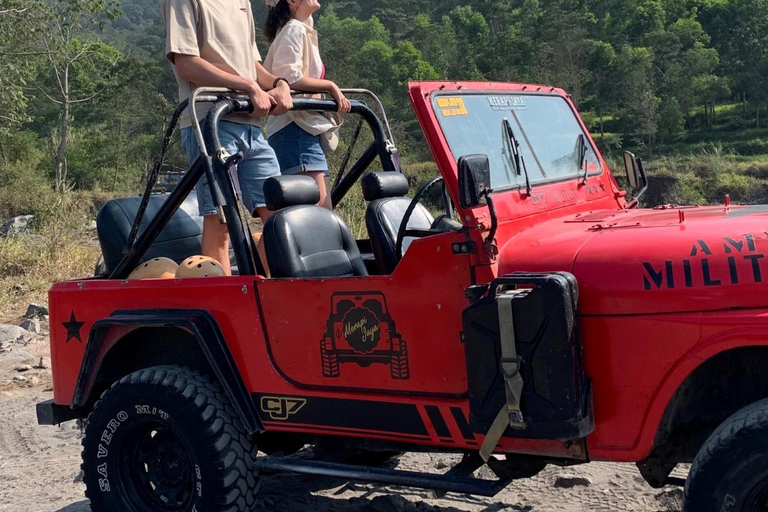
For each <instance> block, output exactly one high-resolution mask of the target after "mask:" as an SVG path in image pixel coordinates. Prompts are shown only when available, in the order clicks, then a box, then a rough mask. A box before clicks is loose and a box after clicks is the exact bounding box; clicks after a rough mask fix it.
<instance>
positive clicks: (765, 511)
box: [744, 479, 768, 512]
mask: <svg viewBox="0 0 768 512" xmlns="http://www.w3.org/2000/svg"><path fill="white" fill-rule="evenodd" d="M744 503H745V507H744V511H745V512H768V479H763V480H762V481H760V482H758V484H757V485H756V486H755V487H754V489H752V490H751V491H750V492H749V495H748V496H747V499H746V500H745V502H744Z"/></svg>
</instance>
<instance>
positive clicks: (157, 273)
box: [128, 258, 179, 279]
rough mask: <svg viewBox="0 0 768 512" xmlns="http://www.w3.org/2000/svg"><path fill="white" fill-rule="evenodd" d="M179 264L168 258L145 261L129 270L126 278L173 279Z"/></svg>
mask: <svg viewBox="0 0 768 512" xmlns="http://www.w3.org/2000/svg"><path fill="white" fill-rule="evenodd" d="M178 268H179V265H178V264H177V263H176V262H175V261H173V260H172V259H170V258H155V259H152V260H148V261H145V262H144V263H142V264H141V265H139V266H138V267H136V268H135V269H133V272H131V275H129V276H128V279H173V278H174V277H176V269H178Z"/></svg>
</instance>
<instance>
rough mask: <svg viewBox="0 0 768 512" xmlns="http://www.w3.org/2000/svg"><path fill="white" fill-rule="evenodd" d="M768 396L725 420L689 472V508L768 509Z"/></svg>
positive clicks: (702, 511) (722, 511) (701, 511)
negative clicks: (767, 398)
mask: <svg viewBox="0 0 768 512" xmlns="http://www.w3.org/2000/svg"><path fill="white" fill-rule="evenodd" d="M767 448H768V400H761V401H760V402H756V403H754V404H752V405H750V406H748V407H745V408H744V409H741V410H740V411H738V412H737V413H736V414H734V415H733V416H731V417H730V418H728V419H727V420H725V421H724V422H723V423H722V424H721V425H720V426H719V427H717V429H715V431H714V432H713V433H712V435H711V436H709V439H707V441H706V442H705V443H704V446H703V447H702V448H701V450H700V451H699V453H698V454H697V455H696V458H695V459H694V461H693V465H692V466H691V470H690V472H689V473H688V480H687V481H686V483H685V494H684V496H683V510H684V511H685V512H762V511H764V510H766V509H767V508H768V450H767Z"/></svg>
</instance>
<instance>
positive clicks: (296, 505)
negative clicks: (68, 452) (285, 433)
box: [56, 475, 679, 512]
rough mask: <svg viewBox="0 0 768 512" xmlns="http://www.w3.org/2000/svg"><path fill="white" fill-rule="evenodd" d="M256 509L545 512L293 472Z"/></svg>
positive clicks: (264, 491) (274, 479)
mask: <svg viewBox="0 0 768 512" xmlns="http://www.w3.org/2000/svg"><path fill="white" fill-rule="evenodd" d="M313 493H317V494H313ZM426 500H430V501H431V503H426ZM660 502H661V503H659V505H660V508H659V509H658V510H654V511H653V512H679V508H678V507H676V506H674V505H672V504H671V503H670V504H669V505H672V506H669V507H668V506H665V505H667V504H666V503H664V500H663V499H662V500H660ZM256 508H257V510H263V511H265V512H277V511H280V512H465V511H466V510H467V509H472V510H475V511H477V512H502V511H503V512H545V510H544V509H542V508H540V507H533V506H522V505H516V504H512V503H503V502H502V500H501V499H500V497H498V498H496V499H493V498H490V499H489V498H476V497H473V496H465V495H460V494H449V495H447V496H446V497H444V498H442V499H441V500H440V501H439V502H436V501H433V496H432V494H431V493H430V492H428V491H420V490H413V489H405V488H397V487H387V486H376V485H363V484H356V483H351V482H345V481H343V480H336V479H329V478H318V477H301V476H295V475H276V476H269V477H262V482H261V488H260V491H259V498H258V502H257V507H256ZM90 510H91V509H90V507H89V505H88V501H80V502H77V503H73V504H71V505H68V506H66V507H64V508H62V509H60V510H58V511H56V512H90ZM642 512H651V510H647V511H646V510H643V511H642Z"/></svg>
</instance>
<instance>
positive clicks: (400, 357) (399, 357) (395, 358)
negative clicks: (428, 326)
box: [389, 340, 411, 380]
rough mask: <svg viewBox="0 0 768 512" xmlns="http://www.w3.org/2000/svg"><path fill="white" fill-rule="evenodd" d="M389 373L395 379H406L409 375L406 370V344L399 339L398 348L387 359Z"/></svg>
mask: <svg viewBox="0 0 768 512" xmlns="http://www.w3.org/2000/svg"><path fill="white" fill-rule="evenodd" d="M389 369H390V374H391V376H392V378H393V379H395V380H408V378H409V377H410V376H411V374H410V371H409V370H408V345H406V343H405V342H404V341H402V340H401V341H400V349H399V350H398V351H397V352H395V353H394V354H393V355H392V356H391V357H390V360H389Z"/></svg>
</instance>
